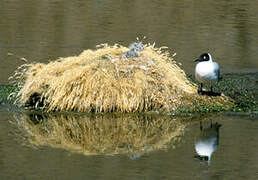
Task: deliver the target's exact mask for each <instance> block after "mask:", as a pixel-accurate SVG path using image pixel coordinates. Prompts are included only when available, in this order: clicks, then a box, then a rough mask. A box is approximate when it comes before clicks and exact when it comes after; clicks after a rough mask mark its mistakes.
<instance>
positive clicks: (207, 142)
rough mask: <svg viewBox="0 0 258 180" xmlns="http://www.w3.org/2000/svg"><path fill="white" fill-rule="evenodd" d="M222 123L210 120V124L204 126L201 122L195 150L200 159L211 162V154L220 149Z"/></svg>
mask: <svg viewBox="0 0 258 180" xmlns="http://www.w3.org/2000/svg"><path fill="white" fill-rule="evenodd" d="M220 127H221V124H218V123H217V122H216V123H212V122H210V126H209V127H207V128H203V125H202V122H200V134H199V136H198V137H197V139H196V141H195V151H196V153H197V154H198V156H195V157H196V158H199V159H200V160H205V161H208V162H210V160H211V155H212V153H213V152H215V151H216V150H217V149H218V146H219V128H220Z"/></svg>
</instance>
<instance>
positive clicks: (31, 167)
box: [0, 108, 258, 179]
mask: <svg viewBox="0 0 258 180" xmlns="http://www.w3.org/2000/svg"><path fill="white" fill-rule="evenodd" d="M0 114H1V121H0V127H1V131H0V132H1V136H0V137H1V141H0V151H1V161H0V163H1V170H0V176H1V179H35V178H36V179H50V178H51V179H85V178H87V179H214V178H216V179H243V178H246V179H257V177H258V165H257V157H258V153H257V148H258V141H257V140H258V139H257V137H258V121H257V120H258V118H257V116H256V117H255V116H253V117H252V116H251V115H247V114H244V115H236V114H218V115H209V116H208V117H205V118H204V119H203V120H204V121H203V126H204V127H205V128H208V127H209V126H210V120H212V123H215V122H217V123H219V124H221V125H222V126H221V128H220V131H219V136H218V137H219V144H218V148H217V150H216V151H215V152H214V153H213V154H212V157H211V160H210V162H209V163H208V162H206V161H201V160H199V159H197V158H195V156H196V155H197V153H196V152H195V148H194V145H195V142H196V140H197V139H198V138H199V134H200V123H199V121H198V119H196V120H195V121H194V122H193V123H186V124H187V126H186V127H185V128H184V129H183V131H184V133H180V134H177V135H178V137H180V138H178V137H177V140H176V141H177V143H173V141H174V140H175V139H174V138H173V137H172V136H171V134H169V133H164V134H163V133H162V132H163V131H166V130H165V129H163V131H162V132H161V134H160V137H161V138H160V139H156V140H154V141H153V140H151V141H148V140H146V142H147V143H150V142H152V144H148V145H149V146H150V147H152V148H149V151H144V152H143V153H141V154H140V155H138V156H136V155H135V156H132V154H130V153H126V152H125V153H123V151H120V152H121V153H118V154H117V153H116V154H112V153H109V155H107V154H105V153H99V154H96V155H89V154H86V155H85V154H83V153H82V152H81V151H80V148H78V147H77V148H74V146H70V144H71V142H72V141H69V140H68V139H66V140H62V138H63V137H61V136H60V134H58V133H59V132H63V131H69V127H68V126H67V125H65V124H62V123H61V124H59V126H56V124H57V123H56V122H58V119H59V118H61V120H62V121H60V122H64V121H65V120H64V118H63V119H62V117H64V116H65V115H62V116H58V115H54V117H55V118H50V117H48V118H47V119H48V120H49V121H51V122H47V121H42V119H41V118H37V119H38V120H39V119H40V121H41V123H35V121H34V123H31V124H26V123H25V121H27V122H28V120H25V121H24V117H29V116H28V114H26V113H21V112H13V111H7V109H6V108H1V111H0ZM30 117H31V116H30ZM58 117H59V118H58ZM72 117H73V116H71V115H68V118H67V117H66V118H65V119H66V120H67V121H70V120H71V122H72V120H73V118H72ZM87 117H88V119H87ZM103 117H104V118H103V119H102V120H103V121H100V122H101V123H99V119H98V118H94V117H93V116H87V115H83V116H82V117H81V116H77V118H75V119H78V121H79V122H80V123H79V124H80V128H81V127H83V126H81V125H82V124H83V122H87V121H89V120H90V121H91V123H92V124H90V122H89V124H88V126H89V127H91V128H94V127H93V126H94V125H93V124H94V123H95V122H96V123H97V124H98V125H96V126H95V128H96V127H97V126H99V125H100V126H101V128H100V129H104V131H105V128H103V127H106V126H108V127H109V125H107V124H109V122H110V121H113V122H112V123H113V124H116V123H115V121H116V117H110V116H109V117H106V116H103ZM140 117H141V118H138V120H136V121H134V122H142V124H141V125H143V124H144V123H143V122H144V121H146V118H145V120H144V116H140ZM127 118H130V117H129V116H127ZM163 118H164V117H160V116H156V117H153V119H152V120H157V121H160V120H161V119H163ZM14 119H15V120H14ZM31 119H33V118H31ZM82 119H84V121H81V120H82ZM123 119H124V121H123V122H125V123H126V122H127V121H126V117H123ZM165 119H166V120H165V121H164V122H167V121H169V122H170V123H171V124H172V123H173V122H175V121H170V119H169V118H168V117H166V118H165ZM16 120H17V121H18V122H19V125H17V123H15V121H16ZM34 120H35V119H34ZM45 120H46V119H45ZM149 120H150V119H149ZM199 120H200V119H199ZM52 122H54V124H55V125H54V127H55V128H53V127H52V125H53V124H52ZM105 122H106V123H107V124H105ZM119 122H121V119H120V121H119ZM131 122H132V121H131ZM150 122H153V121H150ZM128 123H129V121H128ZM42 124H44V125H42ZM51 124H52V125H51ZM71 124H72V123H71ZM71 124H70V125H71ZM86 124H87V123H86ZM43 126H44V127H47V128H48V130H49V131H48V133H46V132H44V131H43V128H42V127H43ZM71 126H72V125H71ZM116 126H118V127H119V126H121V127H124V126H125V124H124V123H122V124H116ZM143 126H144V125H143ZM22 127H23V128H22ZM74 127H75V126H74ZM144 127H145V126H144ZM151 127H152V126H150V125H146V128H147V129H148V131H152V130H153V128H154V129H155V127H153V128H151ZM167 127H169V125H167ZM178 127H179V126H178ZM37 128H38V129H40V130H41V131H40V132H38V131H37V130H35V129H37ZM80 128H78V129H80ZM64 129H66V130H64ZM78 129H77V130H78ZM110 129H112V128H110ZM118 129H119V128H118ZM110 131H112V130H110ZM139 131H140V127H139V124H138V127H136V129H135V132H136V134H137V132H139ZM155 131H156V132H157V133H160V132H159V131H157V129H155ZM31 132H32V133H31ZM36 132H38V133H36ZM140 132H141V133H143V134H144V131H140ZM153 132H154V131H153ZM56 133H57V134H56ZM145 133H146V134H148V132H145ZM44 134H45V135H44ZM53 134H56V135H57V137H56V138H52V136H53ZM61 134H62V133H61ZM107 134H109V132H107ZM118 134H122V135H124V134H123V130H122V128H120V132H117V133H116V131H113V135H114V136H115V135H118ZM63 135H64V134H63ZM94 136H96V137H97V138H96V140H95V141H96V142H95V148H93V150H92V151H95V149H98V148H99V147H102V146H99V145H98V141H101V140H100V139H101V138H102V137H101V136H100V135H98V133H96V134H95V135H92V137H94ZM148 136H149V137H151V138H150V139H153V137H152V135H151V133H150V134H148ZM144 137H145V136H144ZM169 137H172V138H171V140H170V143H167V142H166V143H165V144H163V140H161V139H162V138H163V139H166V138H169ZM37 138H38V139H40V141H37ZM108 138H110V137H108ZM108 138H106V139H105V137H104V139H105V140H107V139H108ZM142 138H143V137H142ZM71 139H74V138H71ZM118 139H119V140H120V141H123V138H118ZM125 139H127V141H128V142H131V147H133V146H134V145H138V144H137V139H136V141H134V142H135V144H134V143H133V139H135V137H134V135H133V134H131V135H130V133H128V134H127V135H126V136H125ZM143 139H144V138H143ZM115 140H117V139H115ZM111 141H112V140H111ZM81 142H83V141H81ZM102 142H104V141H102ZM75 143H77V144H80V143H78V142H75ZM112 143H114V141H113V142H112ZM171 143H173V145H171ZM39 144H40V146H38V145H39ZM86 144H87V142H86ZM157 144H158V146H157ZM64 145H66V146H64ZM93 145H94V144H93ZM106 145H110V143H106ZM110 146H112V144H111V145H110ZM125 146H126V145H125ZM106 147H107V148H108V146H106ZM155 147H156V149H155ZM75 149H77V150H78V151H77V152H75V151H76V150H75ZM85 149H87V150H89V149H91V148H89V147H85ZM110 149H111V150H109V152H112V147H111V148H110ZM102 150H103V149H102ZM104 151H105V150H103V151H102V152H104ZM132 152H136V154H137V153H138V154H139V151H138V150H132Z"/></svg>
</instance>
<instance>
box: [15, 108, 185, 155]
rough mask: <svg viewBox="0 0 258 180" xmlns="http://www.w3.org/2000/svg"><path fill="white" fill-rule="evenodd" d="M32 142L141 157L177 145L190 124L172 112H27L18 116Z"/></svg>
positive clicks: (71, 149)
mask: <svg viewBox="0 0 258 180" xmlns="http://www.w3.org/2000/svg"><path fill="white" fill-rule="evenodd" d="M17 122H18V125H19V126H20V127H21V128H22V129H23V130H25V134H26V136H27V138H28V140H29V142H30V143H32V144H33V145H35V146H44V145H47V146H52V147H56V148H63V149H66V150H69V151H72V152H80V153H83V154H85V155H94V154H95V155H96V154H128V155H129V156H131V157H137V156H140V155H142V154H144V153H147V152H150V151H155V150H158V149H167V148H174V147H175V146H176V145H177V144H178V143H179V142H180V140H181V137H182V135H183V134H184V130H185V127H186V124H185V123H183V122H182V121H179V120H177V119H174V118H171V117H169V116H158V115H142V114H99V115H96V114H94V115H93V114H83V115H82V114H79V115H78V114H36V113H29V114H23V115H22V116H21V117H19V118H17Z"/></svg>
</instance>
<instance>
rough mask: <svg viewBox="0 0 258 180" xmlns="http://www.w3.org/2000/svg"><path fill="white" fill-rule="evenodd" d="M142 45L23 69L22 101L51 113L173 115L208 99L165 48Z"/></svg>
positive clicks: (88, 52)
mask: <svg viewBox="0 0 258 180" xmlns="http://www.w3.org/2000/svg"><path fill="white" fill-rule="evenodd" d="M140 46H142V47H140V48H139V47H136V46H135V45H131V46H130V48H127V47H124V46H121V45H118V44H115V45H114V46H109V45H107V44H102V45H99V46H97V49H96V50H85V51H83V52H82V53H81V54H80V55H79V56H73V57H66V58H59V59H57V60H55V61H51V62H49V63H48V64H42V63H33V64H28V65H23V66H22V67H20V68H18V71H17V72H18V73H17V72H16V74H15V75H14V76H13V78H15V79H16V80H15V81H16V83H17V84H18V85H19V86H20V87H21V90H20V91H19V93H18V96H17V97H18V99H17V100H18V101H17V103H19V104H20V105H21V106H30V107H36V108H38V107H43V108H44V109H46V110H47V111H78V112H114V111H117V112H145V111H156V110H158V111H165V112H168V111H173V110H176V109H177V108H179V107H185V106H186V105H187V106H189V107H190V106H192V104H193V99H194V101H196V99H197V101H202V100H204V99H203V98H202V97H199V96H198V95H197V94H196V92H197V86H196V85H195V84H193V83H191V82H189V80H188V79H187V77H186V74H185V73H184V71H183V70H182V69H181V68H180V67H179V66H178V65H177V64H176V62H175V61H174V60H173V56H171V55H170V54H169V53H168V51H165V50H164V48H165V47H164V48H155V47H154V45H150V44H148V45H146V44H145V45H142V44H140ZM204 101H207V104H208V103H211V99H209V98H207V100H204ZM215 101H216V100H215Z"/></svg>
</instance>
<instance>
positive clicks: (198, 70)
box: [195, 54, 220, 84]
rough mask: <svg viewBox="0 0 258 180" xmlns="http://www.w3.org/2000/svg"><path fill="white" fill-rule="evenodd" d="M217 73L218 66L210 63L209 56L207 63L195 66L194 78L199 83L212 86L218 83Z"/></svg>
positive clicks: (203, 62)
mask: <svg viewBox="0 0 258 180" xmlns="http://www.w3.org/2000/svg"><path fill="white" fill-rule="evenodd" d="M209 56H210V54H209ZM219 72H220V68H219V65H218V63H216V62H213V61H212V58H211V56H210V59H209V61H202V62H199V63H198V64H197V65H196V66H195V78H196V79H197V80H198V81H199V82H201V83H208V84H212V83H216V82H218V81H219Z"/></svg>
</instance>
